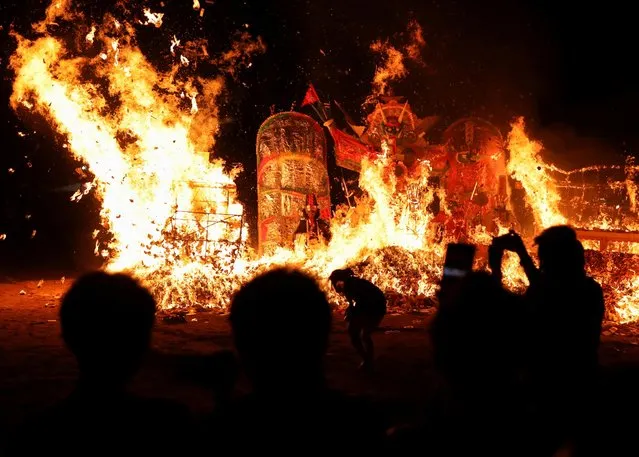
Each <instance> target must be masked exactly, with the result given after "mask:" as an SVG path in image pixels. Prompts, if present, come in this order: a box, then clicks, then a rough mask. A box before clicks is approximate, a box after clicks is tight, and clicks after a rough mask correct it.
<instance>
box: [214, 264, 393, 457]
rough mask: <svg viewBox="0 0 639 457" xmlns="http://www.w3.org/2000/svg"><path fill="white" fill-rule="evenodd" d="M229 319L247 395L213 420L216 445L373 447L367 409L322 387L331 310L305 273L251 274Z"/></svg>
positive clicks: (287, 449)
mask: <svg viewBox="0 0 639 457" xmlns="http://www.w3.org/2000/svg"><path fill="white" fill-rule="evenodd" d="M230 323H231V327H232V331H233V337H234V341H235V346H236V349H237V351H238V354H239V358H240V362H241V364H242V365H243V367H244V370H245V372H246V375H247V376H248V378H249V380H250V381H251V383H252V385H253V392H252V393H251V394H249V395H247V396H245V397H243V398H240V399H238V400H237V401H235V402H234V403H233V405H232V406H231V407H230V408H229V413H228V414H227V416H226V417H225V420H223V421H221V422H222V424H223V425H222V428H221V429H220V433H219V434H220V436H222V437H223V439H226V440H227V441H221V442H220V443H225V444H224V447H230V448H231V449H232V450H233V452H234V453H237V454H238V455H242V453H243V452H245V453H248V452H251V451H259V452H260V453H261V454H264V455H268V454H270V453H275V452H277V453H285V454H286V453H292V452H296V453H308V452H312V453H317V454H321V453H323V452H329V451H330V452H335V451H336V450H339V451H344V452H354V451H355V450H358V451H373V450H376V451H378V450H379V446H380V445H381V444H382V442H383V426H382V425H381V423H379V422H378V421H377V420H376V419H375V417H376V416H375V415H374V414H373V413H372V410H371V408H370V407H368V405H367V404H366V403H365V402H363V401H360V400H356V399H351V398H348V397H346V396H343V395H341V394H339V393H337V392H334V391H332V390H330V389H329V388H327V386H326V380H325V377H324V369H323V359H324V354H325V351H326V348H327V344H328V337H329V332H330V326H331V310H330V306H329V303H328V301H327V299H326V296H325V295H324V293H323V292H322V291H321V290H320V289H319V287H318V285H317V283H316V282H315V281H314V280H313V279H312V278H310V277H308V276H306V275H305V274H303V273H301V272H298V271H295V270H289V269H275V270H272V271H269V272H267V273H265V274H263V275H261V276H258V277H256V278H255V279H253V280H252V281H250V282H249V283H247V284H245V285H244V286H243V287H242V288H241V289H240V290H239V292H237V294H236V295H235V296H234V298H233V302H232V305H231V313H230Z"/></svg>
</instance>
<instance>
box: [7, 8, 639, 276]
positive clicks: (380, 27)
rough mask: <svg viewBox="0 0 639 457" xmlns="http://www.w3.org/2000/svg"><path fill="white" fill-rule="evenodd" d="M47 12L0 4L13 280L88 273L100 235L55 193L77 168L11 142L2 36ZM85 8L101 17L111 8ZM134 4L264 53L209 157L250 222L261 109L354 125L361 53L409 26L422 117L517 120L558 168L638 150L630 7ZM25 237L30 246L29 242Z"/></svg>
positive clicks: (86, 216) (365, 81)
mask: <svg viewBox="0 0 639 457" xmlns="http://www.w3.org/2000/svg"><path fill="white" fill-rule="evenodd" d="M47 3H48V2H46V1H38V0H20V1H17V0H9V1H3V2H2V4H0V15H1V25H2V30H0V36H1V37H2V38H1V39H2V56H1V58H2V61H1V67H2V72H3V75H2V85H1V93H2V95H1V97H2V101H1V102H0V103H2V122H1V125H2V127H1V128H2V130H1V134H2V139H3V146H2V152H1V153H0V190H1V192H2V203H3V206H2V207H0V210H1V212H0V233H7V234H8V235H9V237H8V239H7V240H5V241H0V262H1V263H2V265H4V266H6V265H12V267H11V268H14V269H15V268H19V266H20V264H23V265H28V264H29V263H32V262H33V259H37V260H38V261H39V263H40V264H41V265H42V268H54V267H55V268H68V269H72V268H83V267H86V266H87V265H89V264H90V261H89V259H90V258H91V255H92V254H91V253H92V250H93V243H92V241H91V239H90V232H91V230H92V228H93V226H95V224H96V223H97V210H96V204H95V202H92V201H91V200H90V199H85V200H83V201H82V202H81V203H80V204H72V203H70V202H68V197H69V195H67V194H60V193H52V192H51V189H53V188H55V187H58V186H63V185H66V184H71V183H73V182H74V176H73V171H72V170H73V168H74V163H73V161H72V160H70V159H69V158H68V157H67V156H66V151H65V150H64V149H62V148H60V147H58V146H55V144H54V142H53V140H52V138H51V136H50V135H48V134H47V133H46V129H39V130H38V132H39V133H38V134H34V135H30V136H27V137H26V138H21V137H19V136H18V135H17V131H18V130H26V129H25V127H23V124H22V123H21V121H20V120H18V119H16V117H15V116H14V115H13V113H12V112H11V110H10V109H9V108H8V97H9V94H10V91H11V72H10V70H8V69H7V68H6V64H7V61H8V57H9V55H10V54H11V53H12V51H13V46H14V44H13V43H12V40H11V39H10V38H8V36H7V35H8V31H9V29H10V27H11V25H12V24H13V26H14V27H15V28H16V29H17V30H19V31H20V30H25V29H26V27H28V26H29V24H30V23H31V22H34V21H35V20H38V19H40V18H41V17H42V13H43V11H44V8H45V6H46V4H47ZM84 3H87V4H88V5H89V7H90V9H91V11H92V14H96V15H98V14H101V10H103V9H104V8H105V7H104V4H108V3H110V2H97V1H95V0H94V1H93V2H92V3H90V2H88V1H85V2H84ZM135 3H136V2H134V1H129V4H131V5H132V4H135ZM139 3H140V4H141V5H142V4H144V5H149V6H153V7H154V10H164V12H165V13H166V17H165V25H164V26H163V29H166V30H163V31H162V33H165V35H166V34H169V33H171V32H172V31H174V30H175V31H179V32H180V34H181V35H182V36H185V34H186V35H191V36H192V37H199V36H205V37H207V38H209V40H210V43H211V46H212V47H213V49H216V48H217V49H224V48H225V46H226V45H228V43H229V37H230V36H232V34H233V33H234V32H235V31H237V30H243V28H244V24H249V28H248V30H249V31H250V32H251V33H252V34H253V35H260V36H262V38H263V39H264V41H265V43H266V45H267V47H268V50H267V52H266V53H265V54H264V55H262V56H259V57H256V58H255V59H254V61H253V66H252V67H251V68H250V69H248V70H246V71H244V72H243V73H242V74H241V75H240V77H239V80H238V81H234V82H229V85H228V94H227V96H226V98H225V102H224V104H223V107H222V117H223V118H225V120H226V123H225V124H224V126H223V130H222V135H221V137H220V139H219V141H218V145H217V148H216V152H217V154H219V155H221V156H222V157H224V158H226V159H227V160H229V161H231V162H242V163H243V164H244V166H245V168H246V172H245V173H244V174H243V175H242V176H241V177H240V179H239V181H238V184H239V187H240V189H241V190H242V198H243V199H244V200H245V201H246V202H247V204H248V207H247V211H248V214H249V216H253V215H254V214H255V209H254V202H255V191H254V182H255V155H254V150H255V149H254V148H255V146H254V141H255V135H256V132H257V129H258V127H259V125H260V123H261V122H262V121H263V120H264V119H265V118H266V117H267V116H268V115H269V113H270V107H271V106H274V108H275V110H276V111H282V110H287V109H289V108H290V107H291V104H292V103H293V102H298V103H299V101H300V100H301V99H302V97H303V95H304V91H305V88H306V86H307V84H308V82H309V81H312V82H313V83H314V84H315V86H316V88H317V89H318V91H319V92H320V95H322V96H323V97H325V98H326V99H335V100H338V101H339V102H340V103H342V105H343V106H344V107H345V108H347V109H348V110H349V111H350V112H351V114H352V115H353V116H354V117H356V118H360V117H362V116H363V114H364V113H363V112H362V111H361V104H362V102H363V100H364V98H365V97H366V95H367V94H368V93H369V92H370V81H371V79H372V75H373V72H374V68H375V64H376V60H375V56H374V55H372V54H371V53H370V51H369V50H368V47H369V45H370V43H371V42H372V41H373V40H375V39H378V38H382V39H383V38H390V40H391V42H395V41H396V42H398V43H401V40H402V37H401V36H400V33H401V32H403V31H405V29H406V25H407V23H408V21H409V20H410V19H411V18H414V19H416V20H417V21H418V22H419V23H420V24H421V26H422V28H423V30H424V37H425V39H426V42H427V47H426V49H425V51H424V53H423V57H424V61H425V62H426V64H427V66H426V67H425V68H423V67H420V66H417V65H410V64H409V65H408V67H409V70H410V74H409V76H408V77H407V78H406V79H405V80H403V81H401V82H400V83H398V84H396V85H394V89H395V92H396V93H397V94H401V95H407V96H408V97H409V99H410V101H411V104H412V106H413V108H414V110H415V112H416V113H417V114H418V115H421V116H425V115H429V114H440V115H442V116H443V124H446V123H448V122H450V121H452V120H454V119H456V118H458V117H461V116H466V115H479V116H482V117H486V118H489V119H491V120H493V121H494V122H495V123H497V124H498V125H500V126H502V127H503V129H504V130H507V124H508V122H509V121H510V120H511V119H512V118H513V117H514V116H517V115H524V116H526V117H527V118H528V120H529V124H530V126H531V128H532V129H533V131H534V132H535V134H536V135H538V136H539V137H540V138H542V139H543V140H544V141H545V143H546V144H547V145H548V146H551V147H552V149H553V151H554V154H553V156H552V159H553V160H555V161H557V162H558V163H559V164H560V165H562V166H569V165H571V164H572V165H575V164H579V165H581V164H583V163H586V162H592V161H593V160H599V161H609V160H616V161H620V160H622V158H623V157H622V154H624V153H629V152H633V150H634V148H637V147H639V134H638V133H637V129H636V126H637V125H639V114H638V112H637V107H638V106H639V82H637V78H636V75H635V74H634V71H633V70H634V65H635V64H634V60H635V55H636V52H637V44H638V40H637V38H635V35H636V30H635V28H634V27H633V25H634V24H633V23H632V21H633V17H634V16H633V14H632V13H631V7H630V6H624V4H623V2H621V1H617V0H612V1H608V2H606V3H605V4H597V5H596V6H595V5H594V4H592V6H589V4H588V3H587V2H577V1H572V0H571V1H563V2H544V1H532V0H529V1H516V0H512V1H506V0H488V1H481V2H478V1H472V0H464V1H451V2H441V3H440V2H438V1H433V0H426V1H423V0H422V1H395V2H374V1H370V2H363V1H355V0H339V1H337V0H325V1H322V2H318V1H314V0H307V1H302V0H289V1H283V0H274V1H263V0H259V1H258V0H255V1H245V2H242V1H239V0H216V1H215V3H214V5H212V6H211V5H204V1H202V4H203V5H204V6H206V10H207V11H206V14H205V16H204V18H202V19H199V18H197V16H196V14H195V13H194V12H193V11H192V9H191V3H192V2H191V0H165V2H164V3H165V7H164V8H161V7H159V3H160V2H157V1H150V2H144V3H143V2H139ZM96 5H100V6H96ZM604 8H605V9H604ZM185 18H188V20H186V19H185ZM143 33H147V32H143ZM165 35H163V36H162V39H163V40H164V39H165V38H166V36H165ZM141 41H142V45H141V46H142V47H143V50H144V47H145V46H146V47H147V48H148V49H149V51H150V52H152V50H153V48H154V45H155V43H154V42H153V40H152V39H151V40H149V41H148V42H147V43H145V42H144V38H143V37H142V38H141ZM163 43H164V41H163ZM30 130H33V127H31V129H30ZM610 151H612V152H610ZM25 156H26V158H25ZM27 162H30V163H31V164H32V167H30V168H29V167H28V165H27ZM9 167H12V168H14V169H15V170H16V172H15V173H14V174H13V175H8V174H7V172H6V170H7V169H8V168H9ZM26 214H30V215H31V218H30V219H26V218H25V215H26ZM34 228H35V229H37V230H38V234H37V236H36V237H35V238H34V239H33V240H31V239H30V234H31V230H32V229H34ZM20 259H23V261H22V262H20Z"/></svg>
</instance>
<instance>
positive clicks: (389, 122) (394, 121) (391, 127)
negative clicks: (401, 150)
mask: <svg viewBox="0 0 639 457" xmlns="http://www.w3.org/2000/svg"><path fill="white" fill-rule="evenodd" d="M383 125H384V131H385V132H386V134H388V135H391V136H397V135H399V133H400V132H401V130H402V125H401V124H400V122H399V119H398V118H397V117H395V116H388V117H387V118H386V121H385V122H384V124H383Z"/></svg>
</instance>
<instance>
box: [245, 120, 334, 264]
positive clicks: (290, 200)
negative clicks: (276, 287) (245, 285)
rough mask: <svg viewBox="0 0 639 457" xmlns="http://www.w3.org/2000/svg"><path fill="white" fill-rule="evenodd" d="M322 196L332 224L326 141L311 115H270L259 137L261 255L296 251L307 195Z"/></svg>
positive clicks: (325, 214)
mask: <svg viewBox="0 0 639 457" xmlns="http://www.w3.org/2000/svg"><path fill="white" fill-rule="evenodd" d="M309 194H313V195H315V196H316V197H317V202H318V205H319V208H320V218H322V219H324V220H326V221H328V220H330V211H331V201H330V187H329V181H328V170H327V166H326V138H325V137H324V132H323V130H322V127H321V126H320V125H319V124H318V123H317V122H315V121H314V120H313V119H312V118H310V117H309V116H306V115H304V114H301V113H295V112H285V113H279V114H276V115H274V116H271V117H269V118H268V119H267V120H266V121H264V123H263V124H262V125H261V126H260V129H259V131H258V134H257V212H258V216H257V224H258V242H259V252H260V254H270V253H272V252H273V251H274V250H275V249H276V248H278V247H292V246H293V239H294V233H295V229H296V228H297V226H298V224H299V221H300V211H301V210H302V208H303V207H304V205H305V202H306V196H307V195H309Z"/></svg>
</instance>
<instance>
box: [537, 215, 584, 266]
mask: <svg viewBox="0 0 639 457" xmlns="http://www.w3.org/2000/svg"><path fill="white" fill-rule="evenodd" d="M535 243H536V244H537V246H538V251H537V252H538V254H539V266H540V268H541V271H542V272H543V273H545V274H548V275H552V276H555V277H566V276H575V275H582V274H583V273H584V268H585V264H586V261H585V257H584V248H583V245H582V244H581V242H580V241H579V240H578V239H577V233H576V232H575V230H574V229H573V228H571V227H569V226H567V225H558V226H555V227H550V228H548V229H546V230H544V231H543V232H541V234H540V235H539V236H537V238H535Z"/></svg>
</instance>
